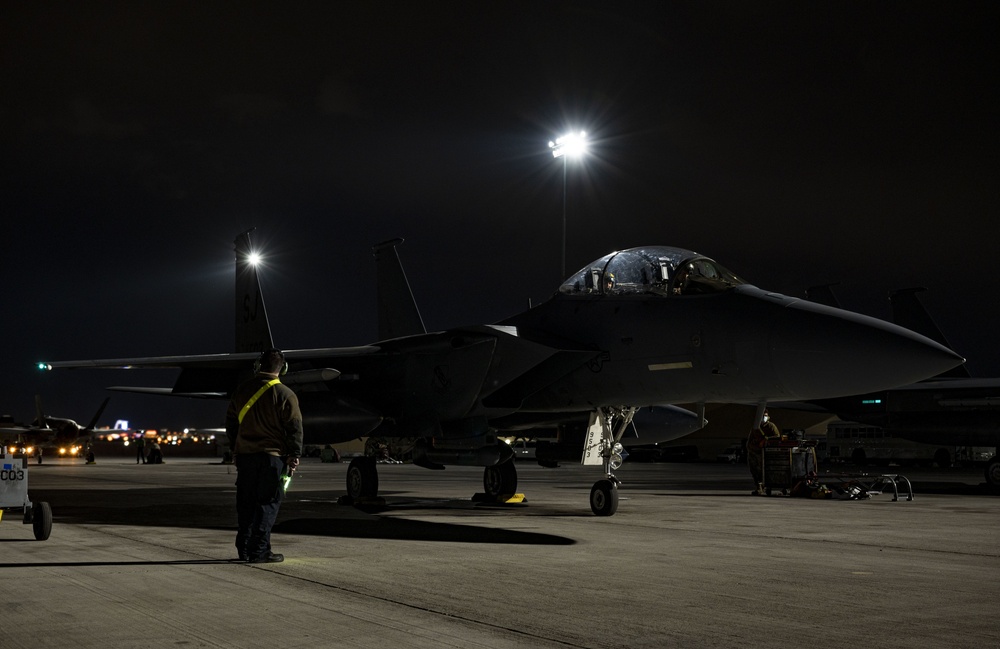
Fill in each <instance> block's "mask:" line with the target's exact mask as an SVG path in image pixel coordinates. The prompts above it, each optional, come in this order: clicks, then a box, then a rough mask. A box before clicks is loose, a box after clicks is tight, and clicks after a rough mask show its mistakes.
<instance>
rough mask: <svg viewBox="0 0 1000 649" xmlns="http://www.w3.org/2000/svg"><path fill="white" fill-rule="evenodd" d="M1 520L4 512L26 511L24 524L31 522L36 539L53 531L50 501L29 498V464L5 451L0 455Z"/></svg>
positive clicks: (41, 539) (44, 538)
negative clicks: (37, 501) (32, 500)
mask: <svg viewBox="0 0 1000 649" xmlns="http://www.w3.org/2000/svg"><path fill="white" fill-rule="evenodd" d="M0 458H2V459H0V520H3V515H4V512H6V511H10V510H17V509H20V510H23V511H24V524H25V525H28V524H30V525H31V527H32V530H33V531H34V533H35V539H36V540H38V541H44V540H46V539H47V538H49V534H51V533H52V508H51V507H49V504H48V503H36V504H34V505H33V504H32V502H31V501H30V500H28V464H27V462H25V461H24V459H23V458H15V457H13V456H12V455H10V454H7V453H4V454H3V455H2V456H0Z"/></svg>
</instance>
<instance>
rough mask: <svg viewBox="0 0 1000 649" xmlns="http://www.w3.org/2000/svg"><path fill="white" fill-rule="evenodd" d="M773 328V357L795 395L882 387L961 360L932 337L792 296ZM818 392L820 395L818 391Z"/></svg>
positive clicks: (803, 396) (932, 372) (930, 373)
mask: <svg viewBox="0 0 1000 649" xmlns="http://www.w3.org/2000/svg"><path fill="white" fill-rule="evenodd" d="M785 311H786V314H787V316H788V317H785V318H781V319H779V320H777V321H776V322H775V324H774V327H773V328H772V331H771V350H770V351H771V359H772V362H773V363H774V368H775V370H776V371H777V373H778V375H779V376H780V377H781V379H782V383H783V384H784V386H785V387H786V388H787V389H788V390H789V392H791V393H793V394H795V395H796V397H795V398H799V399H806V398H808V399H814V398H825V397H834V396H847V395H851V394H863V393H866V392H875V391H877V390H886V389H889V388H894V387H899V386H901V385H907V384H910V383H915V382H917V381H922V380H924V379H928V378H930V377H932V376H936V375H938V374H940V373H941V372H945V371H947V370H949V369H951V368H953V367H955V366H957V365H960V364H962V363H963V362H965V359H964V358H962V357H961V356H959V355H958V354H956V353H955V352H954V351H952V350H950V349H948V348H947V347H945V346H943V345H940V344H938V343H937V342H934V341H933V340H931V339H929V338H926V337H925V336H921V335H920V334H917V333H914V332H912V331H910V330H909V329H904V328H902V327H899V326H897V325H894V324H891V323H889V322H885V321H884V320H878V319H876V318H870V317H868V316H864V315H861V314H859V313H852V312H850V311H844V310H842V309H835V308H832V307H827V306H823V305H820V304H814V303H812V302H805V301H802V300H796V301H794V302H792V303H790V304H789V305H788V306H787V307H786V309H785ZM821 395H822V396H821Z"/></svg>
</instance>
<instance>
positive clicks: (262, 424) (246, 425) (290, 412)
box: [226, 374, 302, 457]
mask: <svg viewBox="0 0 1000 649" xmlns="http://www.w3.org/2000/svg"><path fill="white" fill-rule="evenodd" d="M272 378H273V377H272V376H269V375H267V374H257V375H256V376H254V377H253V378H252V379H250V380H249V381H247V382H246V383H244V384H243V385H241V386H240V387H239V388H237V390H236V393H235V394H234V395H233V399H232V401H230V402H229V410H228V411H227V412H226V435H227V436H228V437H229V447H230V448H231V449H233V452H234V453H237V454H239V453H270V454H271V455H280V456H289V457H299V456H301V455H302V412H301V411H300V410H299V398H298V397H297V396H295V393H294V392H292V390H291V388H289V387H288V386H285V385H282V384H281V383H277V384H275V385H272V386H271V387H270V388H268V389H267V391H266V392H264V393H263V394H262V395H261V396H260V398H258V399H257V401H256V402H254V404H253V405H252V406H251V407H250V410H248V411H247V413H246V415H244V417H243V422H242V423H240V421H239V414H240V411H241V410H242V409H243V406H245V405H246V404H247V402H248V401H250V399H251V398H253V395H254V394H256V393H257V391H258V390H260V389H261V388H262V387H264V386H265V385H267V382H268V381H270V380H271V379H272Z"/></svg>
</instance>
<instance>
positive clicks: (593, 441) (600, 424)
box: [583, 406, 638, 516]
mask: <svg viewBox="0 0 1000 649" xmlns="http://www.w3.org/2000/svg"><path fill="white" fill-rule="evenodd" d="M636 410H638V408H629V407H625V406H621V407H603V408H600V409H599V410H597V411H595V412H593V413H591V415H590V425H589V426H588V427H587V441H586V443H585V446H584V448H583V464H584V465H595V466H596V465H601V467H603V469H604V474H605V475H606V476H607V477H606V478H604V479H603V480H598V481H597V482H595V483H594V486H593V487H591V489H590V509H591V511H593V512H594V514H595V515H597V516H614V514H615V512H617V511H618V485H620V484H621V481H620V480H618V478H616V477H615V474H614V473H613V472H614V471H616V470H618V469H619V468H620V467H621V465H622V461H623V458H622V452H623V448H622V445H621V439H622V434H623V433H624V432H625V429H626V428H627V427H628V425H629V424H630V423H632V417H633V416H635V413H636Z"/></svg>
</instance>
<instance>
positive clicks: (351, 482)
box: [347, 455, 378, 503]
mask: <svg viewBox="0 0 1000 649" xmlns="http://www.w3.org/2000/svg"><path fill="white" fill-rule="evenodd" d="M347 496H348V497H349V498H350V499H351V501H352V502H353V503H359V502H363V501H364V500H366V499H371V498H376V497H378V470H377V469H376V468H375V458H374V457H372V456H368V455H366V456H364V457H356V458H354V459H353V460H351V464H350V465H349V466H348V467H347Z"/></svg>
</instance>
